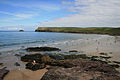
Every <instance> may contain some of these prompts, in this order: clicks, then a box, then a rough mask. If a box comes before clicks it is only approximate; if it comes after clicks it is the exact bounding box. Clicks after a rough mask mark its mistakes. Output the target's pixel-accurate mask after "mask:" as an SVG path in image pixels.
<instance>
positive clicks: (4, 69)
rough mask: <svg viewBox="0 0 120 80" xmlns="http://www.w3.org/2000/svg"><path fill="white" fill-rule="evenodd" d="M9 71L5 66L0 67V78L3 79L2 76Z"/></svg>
mask: <svg viewBox="0 0 120 80" xmlns="http://www.w3.org/2000/svg"><path fill="white" fill-rule="evenodd" d="M8 72H9V70H6V68H3V69H0V80H3V78H4V76H5V75H6V74H7V73H8Z"/></svg>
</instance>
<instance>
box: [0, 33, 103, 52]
mask: <svg viewBox="0 0 120 80" xmlns="http://www.w3.org/2000/svg"><path fill="white" fill-rule="evenodd" d="M101 36H102V35H96V34H72V33H54V32H0V52H1V53H2V52H15V51H19V50H20V49H21V48H25V47H29V46H47V45H49V44H53V43H54V45H55V44H58V43H60V42H62V43H65V42H69V41H74V40H78V39H81V40H84V39H93V38H99V37H101Z"/></svg>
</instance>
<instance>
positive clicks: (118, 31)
mask: <svg viewBox="0 0 120 80" xmlns="http://www.w3.org/2000/svg"><path fill="white" fill-rule="evenodd" d="M35 31H36V32H64V33H85V34H109V35H120V28H111V27H89V28H80V27H38V28H37V29H36V30H35Z"/></svg>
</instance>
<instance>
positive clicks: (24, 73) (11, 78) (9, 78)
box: [4, 69, 47, 80]
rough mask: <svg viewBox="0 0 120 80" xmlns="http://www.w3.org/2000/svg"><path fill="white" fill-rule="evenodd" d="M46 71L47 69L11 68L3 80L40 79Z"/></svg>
mask: <svg viewBox="0 0 120 80" xmlns="http://www.w3.org/2000/svg"><path fill="white" fill-rule="evenodd" d="M45 72H47V69H41V70H37V71H31V70H27V69H24V70H12V71H10V72H9V73H8V74H7V75H6V76H5V78H4V80H40V79H41V78H42V76H43V75H44V74H45Z"/></svg>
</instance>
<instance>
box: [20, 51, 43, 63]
mask: <svg viewBox="0 0 120 80" xmlns="http://www.w3.org/2000/svg"><path fill="white" fill-rule="evenodd" d="M42 57H43V55H42V54H40V53H36V54H30V55H25V56H22V57H21V61H24V62H33V61H34V60H35V61H36V63H41V62H42V61H41V58H42Z"/></svg>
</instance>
